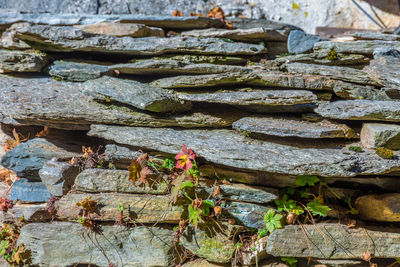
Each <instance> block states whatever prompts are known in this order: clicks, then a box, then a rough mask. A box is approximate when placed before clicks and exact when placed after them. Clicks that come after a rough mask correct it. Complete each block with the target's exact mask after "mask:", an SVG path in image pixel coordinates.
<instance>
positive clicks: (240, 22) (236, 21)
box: [229, 17, 301, 31]
mask: <svg viewBox="0 0 400 267" xmlns="http://www.w3.org/2000/svg"><path fill="white" fill-rule="evenodd" d="M229 21H230V22H231V23H232V24H233V25H234V26H235V28H237V29H252V28H259V27H261V28H269V29H274V30H278V31H279V30H281V31H290V30H301V29H300V28H299V27H297V26H295V25H292V24H287V23H283V22H279V21H276V20H271V19H262V18H257V19H255V18H240V17H230V18H229Z"/></svg>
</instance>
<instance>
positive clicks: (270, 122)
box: [232, 117, 357, 138]
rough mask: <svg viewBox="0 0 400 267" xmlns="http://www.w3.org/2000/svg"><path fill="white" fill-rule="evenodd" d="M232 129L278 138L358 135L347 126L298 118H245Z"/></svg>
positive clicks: (233, 125) (234, 124) (235, 123)
mask: <svg viewBox="0 0 400 267" xmlns="http://www.w3.org/2000/svg"><path fill="white" fill-rule="evenodd" d="M232 128H233V129H236V130H240V131H246V132H249V133H257V134H263V135H271V136H278V137H300V138H355V137H357V135H356V133H355V132H354V131H353V130H352V129H351V128H350V127H348V126H347V125H345V124H338V123H334V122H330V121H328V120H323V121H320V122H308V121H304V120H300V119H296V118H278V117H245V118H242V119H240V120H238V121H236V122H234V123H233V124H232Z"/></svg>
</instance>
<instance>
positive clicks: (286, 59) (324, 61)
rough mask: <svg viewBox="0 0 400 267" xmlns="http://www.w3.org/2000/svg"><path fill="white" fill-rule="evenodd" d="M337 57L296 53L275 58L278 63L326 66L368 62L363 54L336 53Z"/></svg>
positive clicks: (356, 64)
mask: <svg viewBox="0 0 400 267" xmlns="http://www.w3.org/2000/svg"><path fill="white" fill-rule="evenodd" d="M336 56H337V59H332V60H330V59H328V58H318V57H317V56H315V55H314V54H297V55H289V56H283V57H278V58H276V59H275V61H276V62H278V63H279V64H288V63H293V62H300V63H308V64H321V65H328V66H348V65H350V66H360V65H367V64H369V60H370V59H369V58H368V57H366V56H364V55H353V54H342V53H336Z"/></svg>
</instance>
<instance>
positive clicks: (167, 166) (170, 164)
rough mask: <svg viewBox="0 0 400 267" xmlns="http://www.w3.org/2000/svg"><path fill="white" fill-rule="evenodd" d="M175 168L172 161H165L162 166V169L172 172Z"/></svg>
mask: <svg viewBox="0 0 400 267" xmlns="http://www.w3.org/2000/svg"><path fill="white" fill-rule="evenodd" d="M174 167H175V162H174V161H173V160H172V159H168V158H167V159H165V160H164V162H163V164H162V165H161V168H165V169H168V170H170V171H171V170H172V169H173V168H174Z"/></svg>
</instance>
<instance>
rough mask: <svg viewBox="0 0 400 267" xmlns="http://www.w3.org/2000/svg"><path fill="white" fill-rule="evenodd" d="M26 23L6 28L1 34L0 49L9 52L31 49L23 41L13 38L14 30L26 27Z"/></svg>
mask: <svg viewBox="0 0 400 267" xmlns="http://www.w3.org/2000/svg"><path fill="white" fill-rule="evenodd" d="M28 25H29V24H28V23H23V22H22V23H14V24H12V25H11V26H10V27H8V28H7V29H6V30H5V31H4V32H3V33H2V34H1V38H0V47H2V48H5V49H11V50H26V49H30V48H31V47H30V46H29V45H28V44H27V43H25V42H24V41H21V40H18V39H17V38H15V34H16V33H17V32H16V30H17V29H18V28H21V27H26V26H28ZM0 28H1V26H0Z"/></svg>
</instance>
